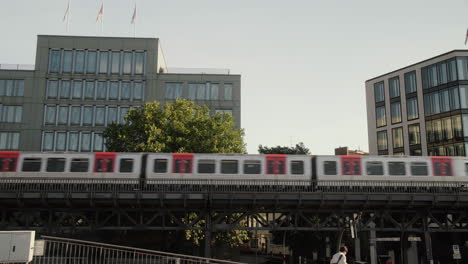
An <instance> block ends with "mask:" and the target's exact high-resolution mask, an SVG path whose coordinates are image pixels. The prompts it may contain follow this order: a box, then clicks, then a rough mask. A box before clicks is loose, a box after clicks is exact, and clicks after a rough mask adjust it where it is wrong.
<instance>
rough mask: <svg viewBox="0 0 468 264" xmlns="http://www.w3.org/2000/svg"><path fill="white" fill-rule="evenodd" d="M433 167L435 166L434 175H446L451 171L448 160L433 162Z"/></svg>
mask: <svg viewBox="0 0 468 264" xmlns="http://www.w3.org/2000/svg"><path fill="white" fill-rule="evenodd" d="M434 168H435V175H436V176H447V175H451V172H452V170H451V168H450V163H449V162H443V161H440V162H435V163H434Z"/></svg>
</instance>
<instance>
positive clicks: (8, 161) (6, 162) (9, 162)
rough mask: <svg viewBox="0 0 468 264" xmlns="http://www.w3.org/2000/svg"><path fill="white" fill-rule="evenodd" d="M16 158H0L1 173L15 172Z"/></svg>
mask: <svg viewBox="0 0 468 264" xmlns="http://www.w3.org/2000/svg"><path fill="white" fill-rule="evenodd" d="M15 169H16V158H0V171H15Z"/></svg>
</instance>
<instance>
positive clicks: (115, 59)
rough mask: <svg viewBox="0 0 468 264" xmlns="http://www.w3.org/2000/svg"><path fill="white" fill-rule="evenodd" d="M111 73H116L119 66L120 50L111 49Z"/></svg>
mask: <svg viewBox="0 0 468 264" xmlns="http://www.w3.org/2000/svg"><path fill="white" fill-rule="evenodd" d="M111 65H112V66H111V73H113V74H116V73H119V66H120V51H113V52H112V64H111Z"/></svg>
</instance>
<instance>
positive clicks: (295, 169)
mask: <svg viewBox="0 0 468 264" xmlns="http://www.w3.org/2000/svg"><path fill="white" fill-rule="evenodd" d="M291 174H304V161H302V160H293V161H291Z"/></svg>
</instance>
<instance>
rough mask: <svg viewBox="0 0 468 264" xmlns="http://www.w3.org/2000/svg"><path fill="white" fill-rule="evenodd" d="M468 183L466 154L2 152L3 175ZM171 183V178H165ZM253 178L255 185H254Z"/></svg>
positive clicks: (259, 182)
mask: <svg viewBox="0 0 468 264" xmlns="http://www.w3.org/2000/svg"><path fill="white" fill-rule="evenodd" d="M5 177H21V178H49V179H50V178H52V179H53V178H57V179H66V178H74V179H77V178H78V179H80V180H86V179H96V180H104V181H105V180H107V179H108V180H109V181H111V180H112V179H138V180H146V179H151V180H152V179H155V180H157V179H165V180H167V179H174V180H229V181H230V182H233V181H236V180H239V181H243V180H254V181H245V182H250V183H249V184H258V185H261V184H262V180H264V181H269V182H271V181H275V180H285V182H286V183H285V184H288V183H287V182H290V184H297V183H294V180H299V181H297V182H300V181H302V182H303V183H302V184H307V183H308V182H315V181H316V182H318V183H319V184H320V181H329V180H352V181H355V183H358V182H360V181H381V182H383V183H386V184H391V182H392V181H394V182H401V181H413V182H414V181H416V182H421V181H431V182H434V181H436V182H437V181H450V182H462V183H463V184H466V183H467V182H468V158H464V157H399V156H392V157H391V156H310V155H251V154H192V153H114V152H96V153H40V152H20V151H0V178H5ZM166 182H167V181H166ZM252 182H254V183H252Z"/></svg>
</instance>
